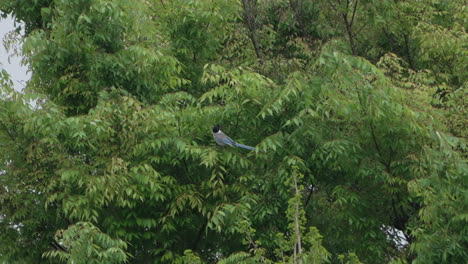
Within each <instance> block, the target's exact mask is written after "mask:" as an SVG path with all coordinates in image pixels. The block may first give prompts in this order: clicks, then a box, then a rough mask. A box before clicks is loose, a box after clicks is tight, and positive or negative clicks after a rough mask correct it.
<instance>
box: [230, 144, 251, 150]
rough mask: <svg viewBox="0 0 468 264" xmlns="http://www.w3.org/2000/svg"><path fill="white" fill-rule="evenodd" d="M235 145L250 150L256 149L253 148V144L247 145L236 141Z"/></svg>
mask: <svg viewBox="0 0 468 264" xmlns="http://www.w3.org/2000/svg"><path fill="white" fill-rule="evenodd" d="M235 146H236V147H239V148H245V149H248V150H254V149H255V148H253V147H251V146H246V145H243V144H239V143H235Z"/></svg>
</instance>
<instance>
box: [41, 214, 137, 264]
mask: <svg viewBox="0 0 468 264" xmlns="http://www.w3.org/2000/svg"><path fill="white" fill-rule="evenodd" d="M55 240H56V243H57V244H58V245H60V248H61V249H58V250H54V251H50V252H46V253H44V257H47V258H58V259H60V260H61V261H63V262H65V261H66V263H125V262H127V258H128V256H127V254H126V253H125V250H126V249H127V244H126V243H125V242H123V241H122V240H119V239H112V238H111V237H109V236H108V235H106V234H103V233H102V232H101V231H100V230H99V229H98V228H96V227H95V226H94V225H92V224H91V223H88V222H78V223H76V224H74V225H72V226H70V227H68V228H67V229H66V230H58V231H57V233H56V235H55Z"/></svg>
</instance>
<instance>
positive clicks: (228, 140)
mask: <svg viewBox="0 0 468 264" xmlns="http://www.w3.org/2000/svg"><path fill="white" fill-rule="evenodd" d="M221 140H222V141H223V143H224V144H226V145H231V146H234V145H235V144H236V143H235V142H234V140H232V139H231V138H230V137H228V136H226V137H225V138H222V139H221Z"/></svg>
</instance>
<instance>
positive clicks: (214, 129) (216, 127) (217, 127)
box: [213, 124, 221, 133]
mask: <svg viewBox="0 0 468 264" xmlns="http://www.w3.org/2000/svg"><path fill="white" fill-rule="evenodd" d="M220 127H221V126H220V125H219V124H218V125H216V126H214V127H213V133H218V131H219V129H220Z"/></svg>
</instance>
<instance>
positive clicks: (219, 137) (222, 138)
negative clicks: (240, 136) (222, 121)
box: [213, 125, 254, 150]
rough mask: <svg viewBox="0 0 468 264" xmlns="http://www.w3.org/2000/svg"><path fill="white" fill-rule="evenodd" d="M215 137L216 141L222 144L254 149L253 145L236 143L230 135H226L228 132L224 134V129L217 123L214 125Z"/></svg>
mask: <svg viewBox="0 0 468 264" xmlns="http://www.w3.org/2000/svg"><path fill="white" fill-rule="evenodd" d="M213 137H214V139H215V141H216V143H217V144H218V145H220V146H233V147H239V148H244V149H248V150H254V148H253V147H251V146H246V145H243V144H239V143H236V142H235V141H234V140H232V139H231V138H230V137H228V136H226V134H224V133H223V131H221V129H220V125H216V126H214V127H213Z"/></svg>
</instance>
